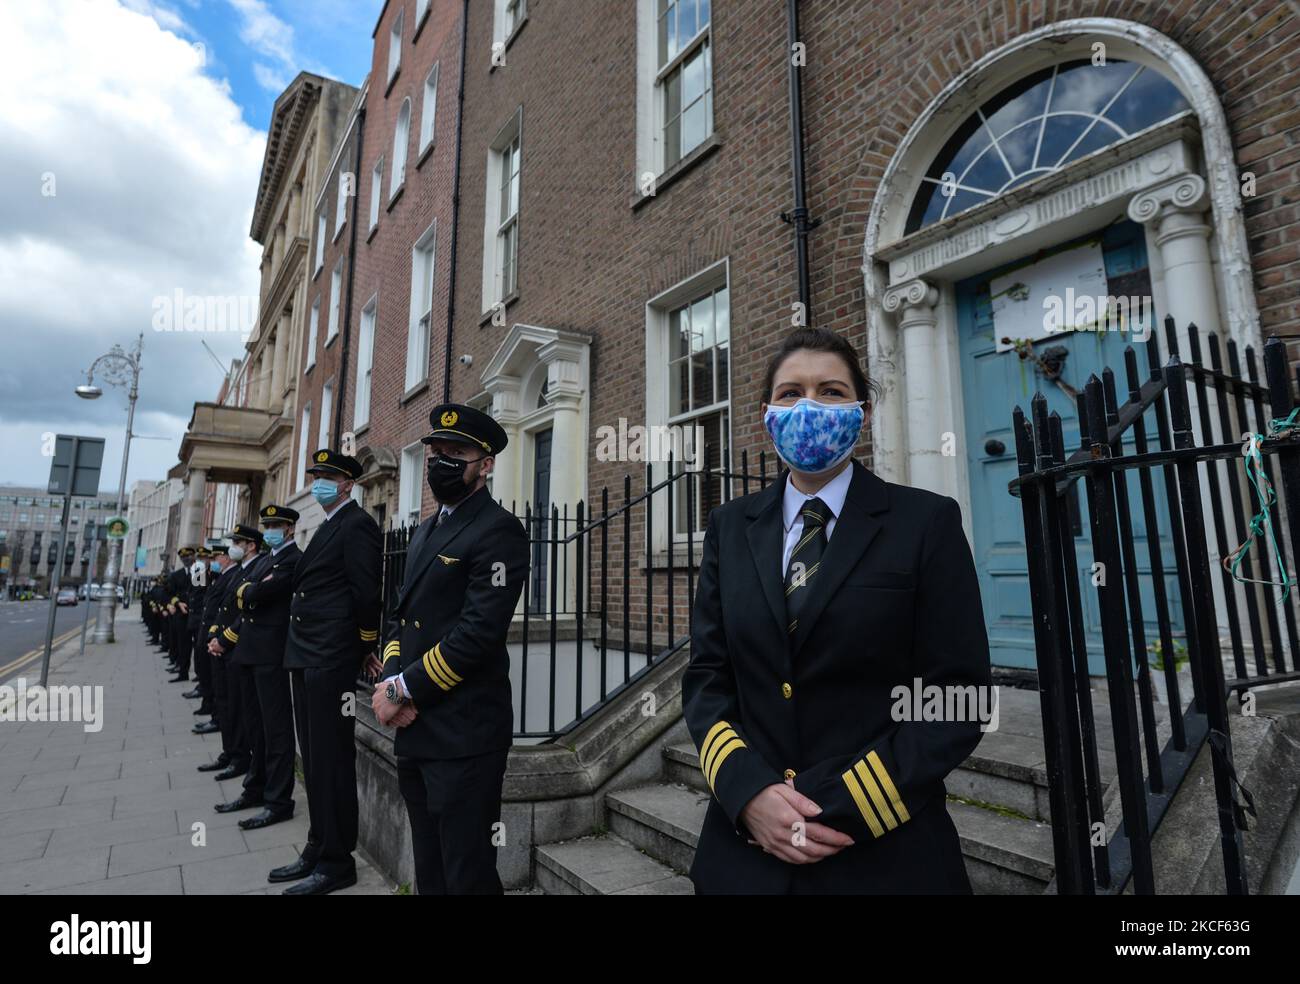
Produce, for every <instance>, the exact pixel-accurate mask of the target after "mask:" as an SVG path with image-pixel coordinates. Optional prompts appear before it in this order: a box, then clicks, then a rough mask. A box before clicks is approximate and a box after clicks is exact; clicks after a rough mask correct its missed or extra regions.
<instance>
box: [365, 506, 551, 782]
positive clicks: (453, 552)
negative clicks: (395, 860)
mask: <svg viewBox="0 0 1300 984" xmlns="http://www.w3.org/2000/svg"><path fill="white" fill-rule="evenodd" d="M436 518H437V517H436V516H432V517H430V518H429V519H426V520H425V521H424V522H423V523H421V524H420V527H419V529H417V530H416V531H415V535H414V536H412V537H411V543H410V545H409V547H408V548H407V554H406V556H407V561H406V572H405V576H404V577H403V579H402V587H401V591H400V593H399V594H398V597H397V603H396V605H395V607H394V610H393V613H392V614H391V616H390V617H389V619H388V621H387V623H386V624H385V626H384V670H383V673H382V676H383V677H390V676H396V675H397V674H398V673H402V674H403V679H404V680H405V681H406V686H407V687H408V688H409V690H410V692H411V698H412V699H413V700H414V701H415V707H416V710H417V711H419V715H418V716H417V717H416V719H415V720H414V721H413V722H412V723H411V724H409V725H407V726H406V727H404V728H398V729H397V737H396V739H395V745H394V749H395V751H396V753H397V754H398V755H405V756H409V757H413V758H428V759H447V758H463V757H466V756H470V755H481V754H486V753H488V752H492V751H499V750H501V749H503V748H507V747H509V745H510V743H511V737H512V734H513V723H514V710H513V704H512V701H511V691H510V656H509V653H508V652H507V650H506V637H507V633H508V632H509V630H510V621H511V619H512V618H513V617H514V613H515V605H516V604H517V603H518V601H519V595H520V593H521V592H522V591H523V587H524V577H525V576H527V573H528V535H527V534H526V533H525V532H524V527H523V524H522V523H520V522H519V520H518V519H517V518H516V517H515V516H514V515H512V514H511V513H510V512H508V511H507V510H506V509H504V508H503V507H502V506H500V505H498V504H497V502H496V500H494V499H493V498H492V493H491V492H489V491H488V490H487V489H486V488H483V489H479V490H478V491H477V492H475V493H474V494H473V495H471V496H469V497H468V498H467V499H465V500H464V501H463V502H461V503H460V504H459V505H457V506H456V508H455V510H454V511H453V512H452V513H451V514H450V515H449V516H448V517H447V518H446V519H444V520H443V521H442V523H440V524H438V525H436V526H435V522H436Z"/></svg>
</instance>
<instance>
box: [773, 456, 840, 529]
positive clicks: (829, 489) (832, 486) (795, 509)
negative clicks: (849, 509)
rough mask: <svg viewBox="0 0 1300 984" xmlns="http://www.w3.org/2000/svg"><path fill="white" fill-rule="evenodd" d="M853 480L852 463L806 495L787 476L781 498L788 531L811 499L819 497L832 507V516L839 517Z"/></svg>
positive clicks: (783, 517) (783, 516) (782, 511)
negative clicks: (815, 490) (783, 493)
mask: <svg viewBox="0 0 1300 984" xmlns="http://www.w3.org/2000/svg"><path fill="white" fill-rule="evenodd" d="M852 481H853V465H852V464H851V463H850V464H849V466H848V467H847V468H845V469H844V470H843V471H842V472H840V473H839V474H838V475H836V476H835V477H834V478H832V479H831V480H830V481H829V482H827V483H826V484H825V485H823V486H822V487H821V488H820V489H818V490H817V492H816V493H814V495H804V494H803V493H802V492H800V491H799V490H798V489H797V488H795V487H794V482H792V481H790V479H789V478H788V477H787V478H786V480H785V496H784V498H782V500H781V513H782V519H783V520H784V522H785V528H786V531H787V532H789V530H790V527H792V526H793V525H794V521H795V520H796V519H798V518H799V510H800V509H802V508H803V504H804V503H805V502H807V501H808V500H809V499H812V498H817V499H821V501H822V502H824V503H826V505H827V506H828V507H829V508H830V511H831V517H832V518H834V519H838V518H839V515H840V513H841V512H843V510H844V500H845V498H846V497H847V496H848V494H849V485H850V484H851V483H852Z"/></svg>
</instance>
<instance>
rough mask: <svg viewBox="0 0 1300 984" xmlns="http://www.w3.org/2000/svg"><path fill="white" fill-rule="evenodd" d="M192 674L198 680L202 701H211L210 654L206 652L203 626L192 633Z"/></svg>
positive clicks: (206, 642)
mask: <svg viewBox="0 0 1300 984" xmlns="http://www.w3.org/2000/svg"><path fill="white" fill-rule="evenodd" d="M194 676H195V678H197V679H198V681H199V693H200V694H202V695H203V703H204V704H211V703H212V656H211V655H210V654H209V653H208V633H207V630H206V629H204V628H203V627H201V626H200V627H199V631H197V632H195V633H194Z"/></svg>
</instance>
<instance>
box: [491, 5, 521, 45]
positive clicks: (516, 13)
mask: <svg viewBox="0 0 1300 984" xmlns="http://www.w3.org/2000/svg"><path fill="white" fill-rule="evenodd" d="M492 8H493V10H492V43H493V46H494V47H495V45H498V44H508V43H509V42H510V39H511V38H512V37H513V36H514V34H515V32H516V31H518V30H519V28H520V26H521V25H522V24H523V23H524V21H526V20H528V0H494V3H493V4H492ZM498 50H499V49H498Z"/></svg>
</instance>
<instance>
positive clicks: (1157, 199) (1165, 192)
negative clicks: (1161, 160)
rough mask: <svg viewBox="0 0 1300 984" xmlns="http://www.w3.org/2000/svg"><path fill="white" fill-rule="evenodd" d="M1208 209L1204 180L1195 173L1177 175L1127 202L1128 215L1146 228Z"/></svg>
mask: <svg viewBox="0 0 1300 984" xmlns="http://www.w3.org/2000/svg"><path fill="white" fill-rule="evenodd" d="M1208 207H1209V196H1208V195H1207V194H1206V188H1205V179H1204V178H1203V177H1201V176H1200V175H1199V174H1180V175H1179V176H1178V177H1176V178H1172V179H1171V180H1169V181H1166V182H1164V183H1163V184H1158V185H1156V186H1154V187H1152V188H1146V189H1144V190H1143V191H1139V192H1138V193H1137V194H1136V195H1134V196H1133V197H1132V199H1130V200H1129V203H1128V216H1129V218H1130V219H1132V220H1133V221H1134V222H1139V223H1141V224H1143V225H1146V224H1147V223H1150V222H1156V221H1159V220H1162V219H1165V218H1167V217H1168V216H1170V215H1173V214H1176V213H1180V212H1183V213H1186V212H1204V211H1205V210H1206V209H1207V208H1208Z"/></svg>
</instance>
